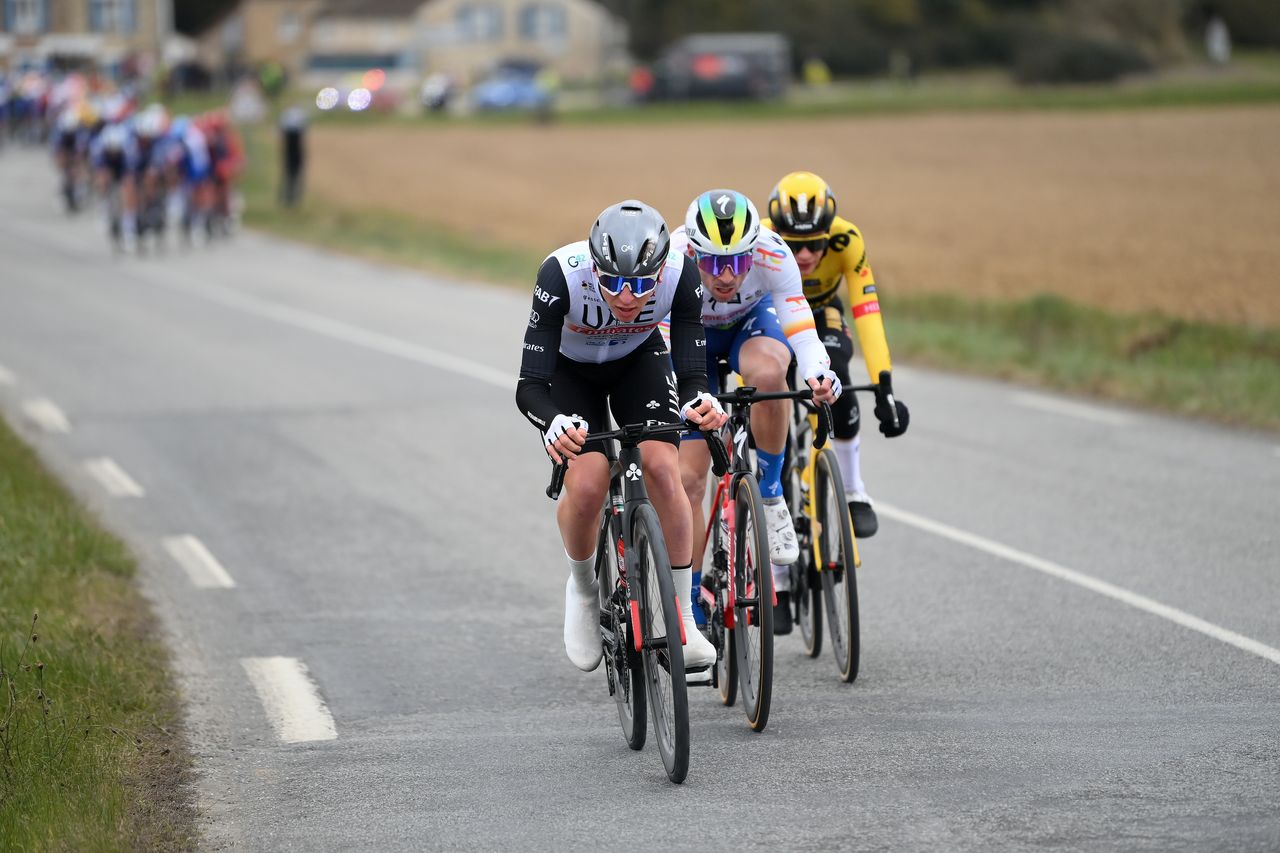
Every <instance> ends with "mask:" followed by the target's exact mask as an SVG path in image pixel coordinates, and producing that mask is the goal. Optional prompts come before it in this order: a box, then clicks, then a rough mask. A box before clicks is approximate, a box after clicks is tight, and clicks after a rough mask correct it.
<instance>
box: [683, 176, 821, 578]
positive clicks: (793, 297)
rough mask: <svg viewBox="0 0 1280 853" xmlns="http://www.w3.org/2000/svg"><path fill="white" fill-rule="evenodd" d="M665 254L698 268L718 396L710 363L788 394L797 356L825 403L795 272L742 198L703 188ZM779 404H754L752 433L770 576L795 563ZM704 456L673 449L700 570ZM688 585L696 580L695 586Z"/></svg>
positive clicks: (813, 336)
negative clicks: (724, 363)
mask: <svg viewBox="0 0 1280 853" xmlns="http://www.w3.org/2000/svg"><path fill="white" fill-rule="evenodd" d="M672 244H673V247H674V248H675V249H677V250H679V251H684V252H685V253H686V254H687V255H688V256H689V257H690V258H691V259H692V260H693V261H695V262H696V264H697V267H698V274H699V277H700V279H701V282H702V287H703V291H704V293H703V297H702V323H703V325H704V326H705V327H706V332H707V348H706V361H707V376H708V380H709V383H710V387H711V392H712V393H713V394H714V393H716V391H717V390H718V388H717V385H718V376H717V374H716V368H715V365H716V362H717V360H718V359H720V358H726V359H727V360H728V362H729V366H730V367H731V368H732V369H733V371H734V372H735V373H737V374H738V375H739V376H740V377H742V381H743V384H745V385H751V386H754V387H756V388H758V389H760V390H761V391H785V390H787V370H788V368H789V367H790V365H791V355H792V352H794V353H795V357H796V365H797V375H799V376H800V377H801V378H802V379H804V380H805V382H806V383H807V384H808V385H809V387H811V388H812V389H813V396H814V399H815V400H817V401H819V402H824V403H832V402H834V401H835V399H836V398H837V397H839V396H840V380H839V379H837V378H836V375H835V373H833V372H832V370H831V359H830V357H829V356H828V355H827V351H826V348H825V347H824V346H823V345H822V341H821V340H820V339H819V338H818V334H817V332H816V331H815V330H814V320H813V311H812V310H811V309H810V307H809V303H808V301H807V300H806V299H805V297H804V291H803V289H802V286H801V282H800V269H799V267H798V266H796V261H795V257H794V256H793V255H792V254H791V250H790V249H788V248H787V245H786V243H784V242H783V241H782V238H780V237H778V236H777V235H776V234H774V233H773V232H772V231H767V230H761V228H760V216H759V214H758V213H757V212H756V209H755V205H753V204H752V203H751V202H750V200H748V199H747V197H746V196H744V195H743V194H742V193H740V192H736V191H734V190H711V191H709V192H704V193H702V194H701V195H700V196H698V197H697V198H696V199H694V201H693V204H691V205H689V211H688V213H687V215H686V216H685V224H684V227H682V228H680V229H677V230H676V232H675V234H673V235H672ZM789 406H790V404H789V403H788V402H787V401H785V400H774V401H768V402H762V403H757V404H755V405H754V406H752V412H751V432H752V437H753V438H754V439H755V445H756V464H757V466H758V468H759V471H760V493H761V496H762V497H763V498H764V511H765V522H766V524H767V525H768V528H769V557H770V560H771V561H772V562H773V564H774V575H775V576H779V575H785V574H787V572H788V570H787V568H786V567H787V566H788V565H790V564H791V563H793V562H795V560H796V558H797V557H798V556H799V546H798V545H797V543H796V532H795V527H794V524H793V523H792V519H791V513H790V511H789V510H788V509H787V504H786V501H784V500H783V498H782V480H781V474H782V459H783V453H784V450H785V447H786V442H787V428H788V425H789V423H790V418H789V413H790V410H789ZM709 464H710V452H709V451H708V450H707V448H706V446H705V443H703V442H690V441H686V442H683V443H682V444H681V447H680V476H681V479H682V481H683V482H684V487H685V492H686V494H687V495H688V497H689V503H690V506H691V509H692V512H693V529H694V532H695V536H696V537H697V538H696V541H695V546H696V547H695V548H694V552H693V557H694V564H695V565H698V566H701V564H702V554H703V549H704V548H705V547H706V543H705V541H703V531H704V530H705V529H706V528H705V524H706V521H705V518H704V515H703V502H704V500H705V499H706V493H707V467H708V465H709ZM694 583H695V587H696V584H697V583H698V581H697V580H695V581H694Z"/></svg>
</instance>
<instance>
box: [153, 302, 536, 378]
mask: <svg viewBox="0 0 1280 853" xmlns="http://www.w3.org/2000/svg"><path fill="white" fill-rule="evenodd" d="M162 286H164V287H169V288H171V289H174V290H181V291H183V292H185V293H192V294H195V295H197V296H201V297H203V298H205V299H208V300H209V301H210V302H217V303H219V304H221V305H225V306H227V307H229V308H235V309H237V310H240V311H246V312H248V313H250V314H254V315H256V316H258V317H265V318H267V319H269V320H275V321H276V322H278V323H284V324H285V325H287V326H293V327H295V328H298V329H306V330H307V331H310V332H315V333H317V334H320V335H325V336H326V337H330V338H333V339H335V340H339V341H345V342H346V343H349V344H355V345H356V346H361V347H365V348H366V349H371V350H374V351H376V352H380V353H383V354H384V355H393V356H396V357H397V358H403V359H407V360H409V361H413V362H416V363H418V364H425V365H427V366H428V367H438V368H441V369H442V370H451V371H453V372H454V373H460V374H462V375H463V376H469V377H471V378H472V379H478V380H479V381H481V382H488V383H489V384H490V385H496V386H498V387H499V388H504V389H508V390H514V389H515V387H516V379H515V377H513V376H512V375H511V374H510V373H509V372H507V371H505V370H498V369H496V368H493V367H487V366H485V365H483V364H480V363H479V362H477V361H473V360H471V359H467V358H460V357H459V356H456V355H453V354H452V353H447V352H444V351H442V350H434V349H431V348H430V347H424V346H419V345H418V344H414V343H410V342H408V341H404V340H401V339H400V338H393V337H391V336H390V335H384V334H381V333H379V332H373V331H370V330H368V329H363V328H361V327H359V326H355V325H352V324H350V323H344V322H342V321H341V320H334V319H332V318H331V317H326V316H324V315H323V314H314V313H312V312H310V311H303V310H301V309H298V308H290V307H289V306H287V305H280V304H279V303H275V302H268V301H266V300H264V299H257V298H255V297H252V296H245V295H244V294H242V293H233V292H231V291H226V290H215V289H212V288H206V287H202V286H200V285H194V284H190V283H184V284H176V283H163V284H162Z"/></svg>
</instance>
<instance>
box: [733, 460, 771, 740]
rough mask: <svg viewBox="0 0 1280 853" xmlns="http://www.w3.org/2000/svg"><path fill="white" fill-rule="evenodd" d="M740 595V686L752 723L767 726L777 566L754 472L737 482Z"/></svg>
mask: <svg viewBox="0 0 1280 853" xmlns="http://www.w3.org/2000/svg"><path fill="white" fill-rule="evenodd" d="M734 522H735V524H734V540H735V541H734V543H733V544H734V548H733V573H732V581H731V582H732V583H733V584H734V597H735V600H736V601H737V602H744V601H749V600H750V599H752V598H754V599H755V604H754V605H750V606H745V607H744V606H738V608H737V610H738V612H737V613H735V614H734V619H733V634H734V641H733V645H734V647H735V652H736V660H737V664H738V691H739V693H741V695H742V709H743V710H744V711H746V713H747V725H748V726H750V727H751V730H752V731H756V732H761V731H764V727H765V726H766V725H767V724H768V722H769V706H770V704H771V702H772V698H773V567H772V565H771V564H770V562H769V539H768V534H767V532H766V525H765V520H764V501H763V500H762V499H761V497H760V485H759V484H758V483H757V482H756V478H755V477H754V476H751V475H746V476H740V477H738V478H737V483H736V485H735V486H734Z"/></svg>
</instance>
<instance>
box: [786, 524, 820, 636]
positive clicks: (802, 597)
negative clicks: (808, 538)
mask: <svg viewBox="0 0 1280 853" xmlns="http://www.w3.org/2000/svg"><path fill="white" fill-rule="evenodd" d="M797 563H798V570H797V571H796V572H793V573H792V575H791V578H792V581H791V596H792V598H793V599H794V600H795V604H796V621H797V622H799V623H800V640H801V641H802V642H803V643H804V653H805V654H806V655H808V656H809V657H811V658H816V657H818V656H819V655H820V654H822V581H821V580H819V578H818V573H817V572H816V571H814V569H813V548H812V545H811V544H810V547H808V548H805V549H804V550H802V551H801V552H800V559H799V560H798V561H797Z"/></svg>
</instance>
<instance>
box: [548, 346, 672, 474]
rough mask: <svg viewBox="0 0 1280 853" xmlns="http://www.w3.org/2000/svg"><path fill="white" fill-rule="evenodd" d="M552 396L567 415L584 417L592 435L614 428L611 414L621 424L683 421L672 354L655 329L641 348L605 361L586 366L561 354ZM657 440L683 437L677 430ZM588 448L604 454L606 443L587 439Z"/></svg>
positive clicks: (585, 450) (557, 362)
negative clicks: (673, 370) (611, 423)
mask: <svg viewBox="0 0 1280 853" xmlns="http://www.w3.org/2000/svg"><path fill="white" fill-rule="evenodd" d="M551 399H552V400H554V401H555V404H556V408H558V409H559V410H560V411H562V412H564V413H565V414H568V415H576V416H578V417H581V418H585V419H586V421H587V429H588V436H589V435H590V433H591V432H608V431H609V430H610V429H612V426H611V425H610V424H609V420H608V413H609V412H612V413H613V421H614V423H615V424H617V425H619V426H623V425H629V424H638V423H651V424H674V423H679V422H680V401H679V399H678V396H677V391H676V377H675V374H674V373H672V372H671V355H670V353H668V352H667V346H666V344H665V343H663V341H662V336H661V335H660V334H658V333H657V332H656V331H655V332H654V333H653V334H652V335H651V336H650V337H649V339H648V340H646V341H645V342H644V343H643V344H641V345H640V348H639V349H637V350H635V351H634V352H632V353H629V354H628V355H624V356H623V357H622V358H619V359H617V360H616V361H606V362H605V363H604V364H587V363H584V362H581V361H574V360H573V359H571V358H568V357H566V356H565V355H563V354H561V355H559V356H558V357H557V358H556V369H555V373H553V374H552V375H551ZM652 440H654V441H667V442H670V443H671V444H676V443H678V442H679V440H680V439H679V435H678V434H677V433H670V434H667V435H659V436H654V437H653V439H652ZM583 452H584V453H604V452H605V445H604V442H600V441H592V440H591V439H590V437H588V439H587V444H586V446H585V447H584V448H583Z"/></svg>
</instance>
